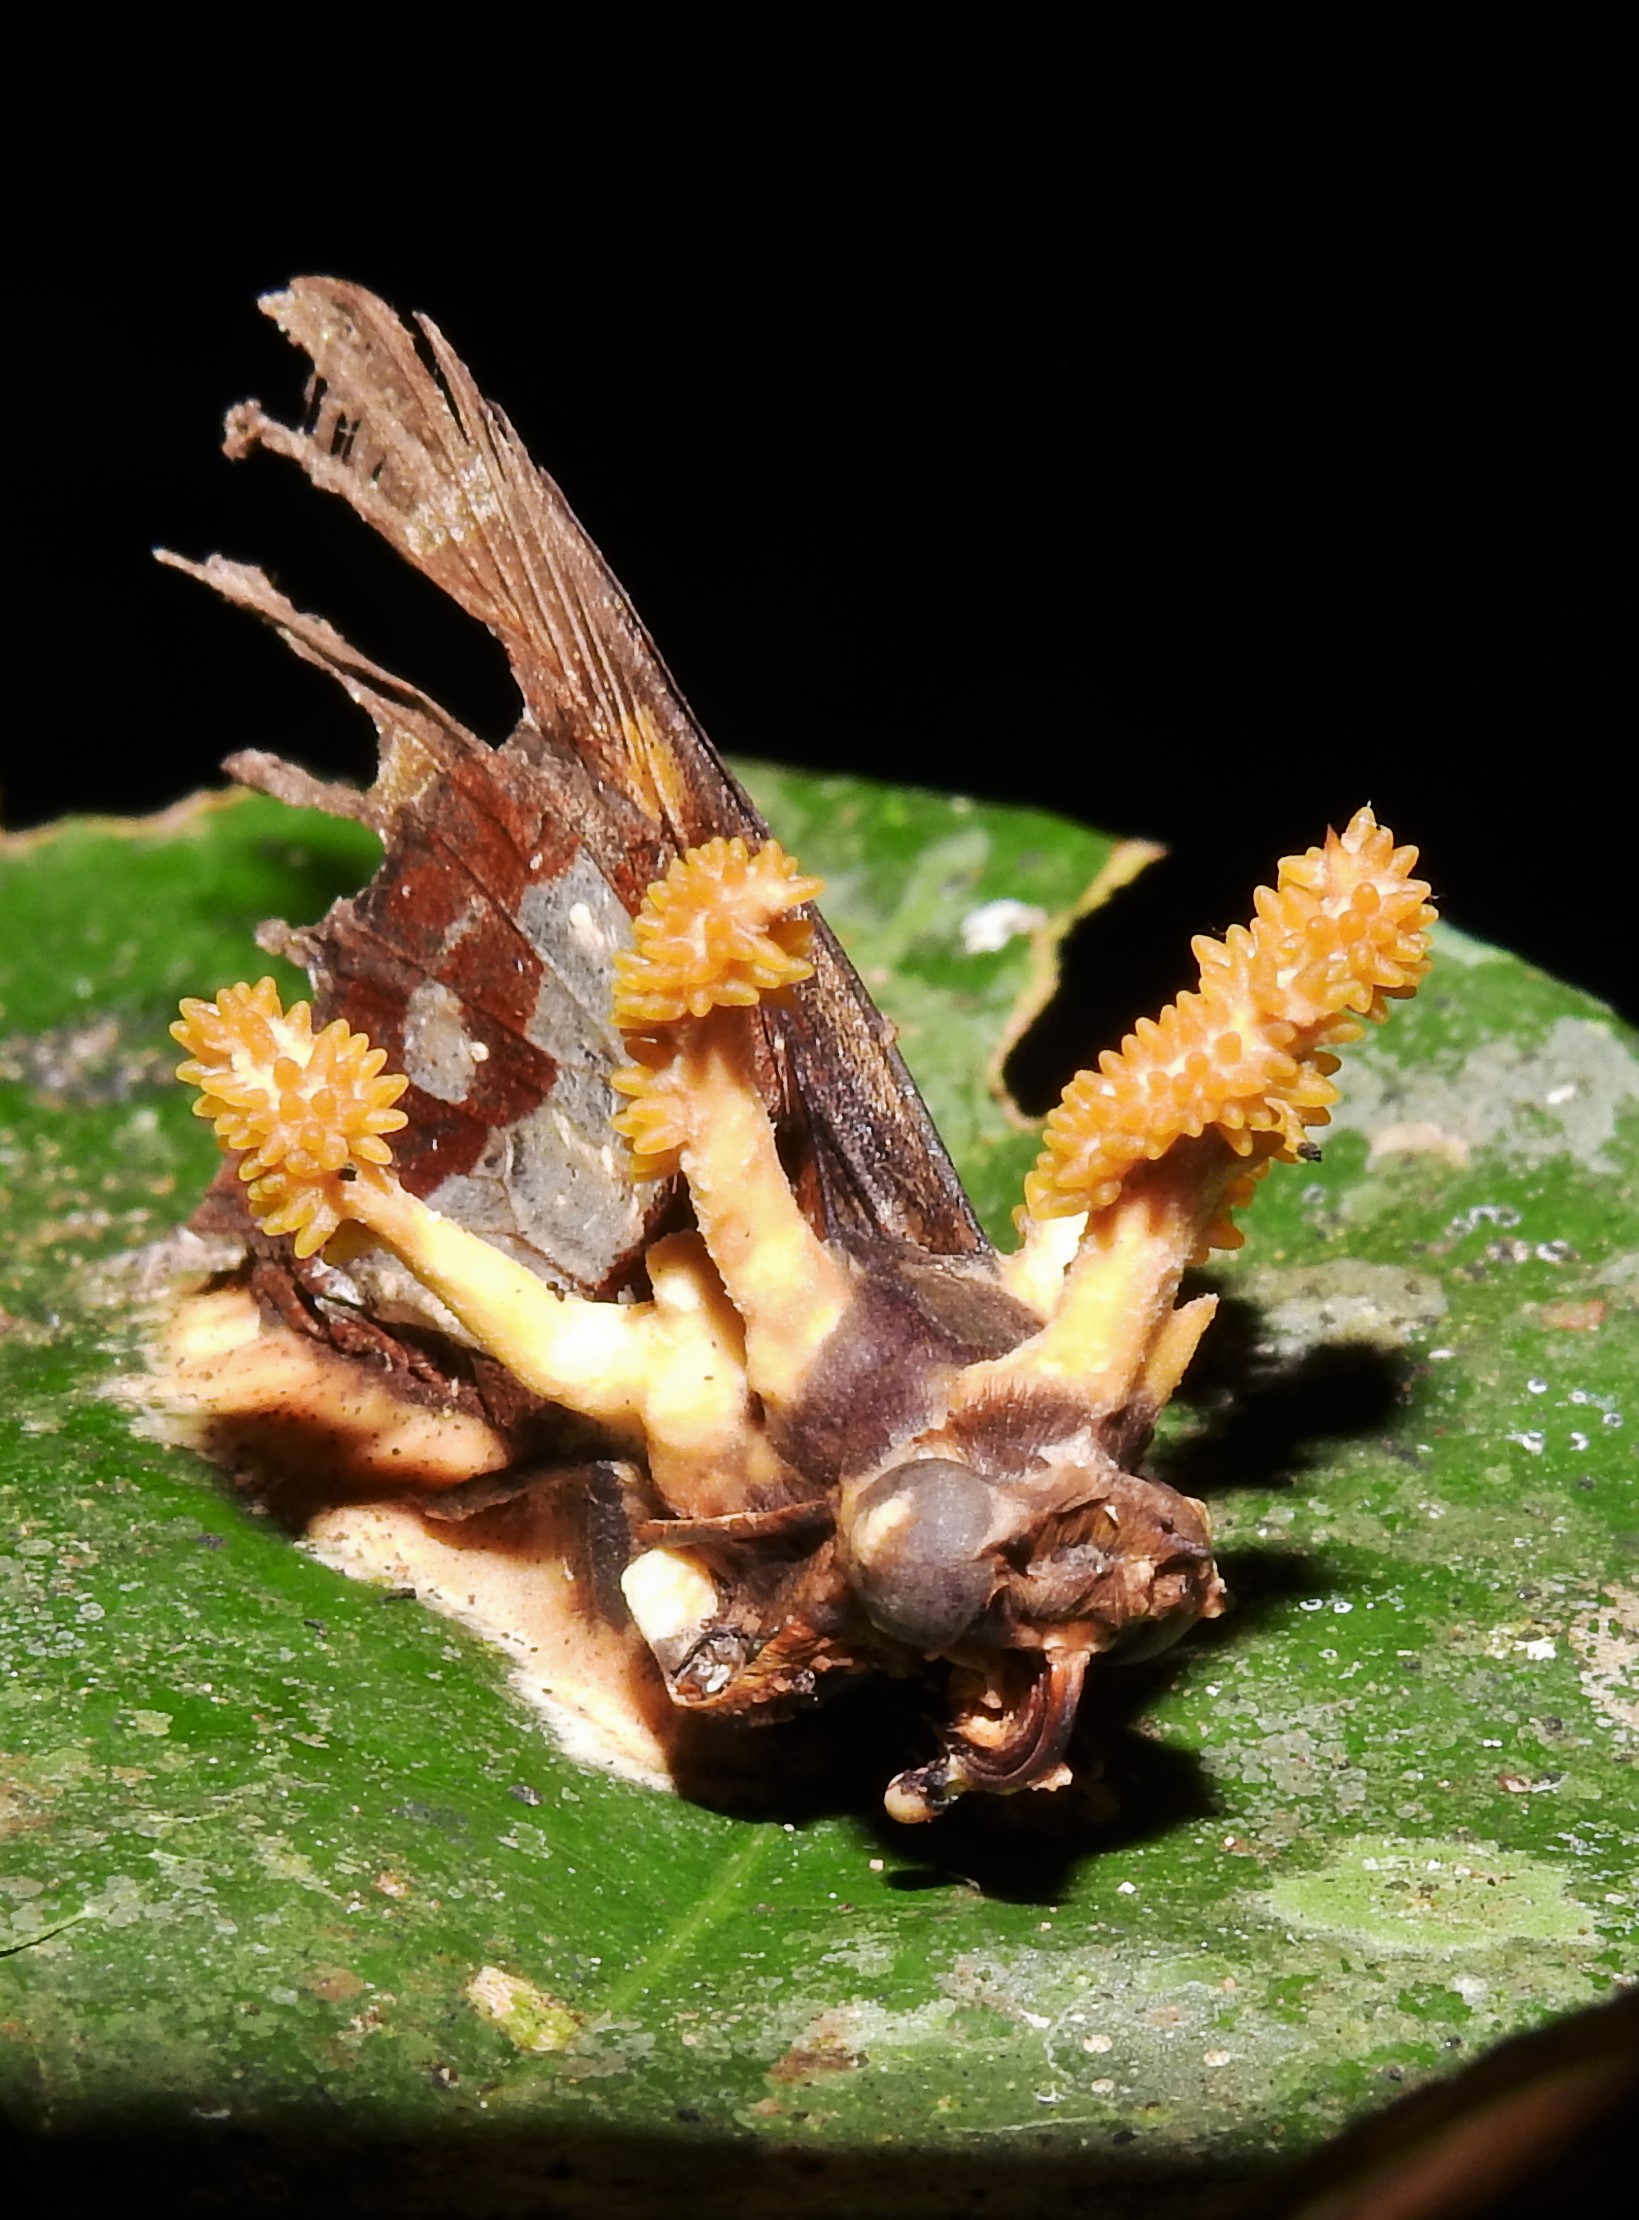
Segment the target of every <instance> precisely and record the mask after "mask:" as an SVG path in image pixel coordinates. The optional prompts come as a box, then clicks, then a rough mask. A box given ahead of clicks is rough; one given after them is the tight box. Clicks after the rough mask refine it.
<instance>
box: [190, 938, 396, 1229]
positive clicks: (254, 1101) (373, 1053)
mask: <svg viewBox="0 0 1639 2220" xmlns="http://www.w3.org/2000/svg"><path fill="white" fill-rule="evenodd" d="M171 1032H172V1034H173V1035H174V1036H175V1038H176V1039H177V1040H178V1041H180V1042H181V1044H182V1046H183V1047H184V1048H185V1049H187V1051H188V1061H187V1062H186V1063H185V1064H179V1065H178V1066H177V1073H176V1076H177V1077H178V1079H180V1080H182V1081H184V1082H185V1083H186V1084H187V1085H189V1086H192V1087H197V1088H199V1090H200V1096H199V1100H198V1101H197V1102H196V1103H195V1104H194V1106H193V1109H194V1116H195V1117H196V1118H209V1119H210V1120H211V1123H212V1126H213V1129H214V1131H215V1134H216V1138H217V1140H218V1141H219V1142H220V1144H221V1145H222V1147H223V1148H224V1149H232V1150H237V1151H241V1152H243V1153H242V1161H241V1163H240V1166H239V1176H240V1178H241V1179H242V1180H244V1181H245V1183H246V1186H247V1189H248V1200H249V1202H250V1206H251V1209H252V1211H253V1212H254V1213H255V1216H256V1219H257V1222H258V1223H259V1224H260V1226H261V1228H262V1231H263V1232H264V1233H271V1234H291V1235H293V1236H294V1237H295V1242H294V1245H295V1250H296V1254H297V1255H298V1256H312V1255H314V1254H315V1252H316V1251H317V1250H319V1249H321V1248H323V1246H324V1244H325V1243H326V1242H327V1241H328V1240H329V1239H330V1237H331V1235H332V1234H333V1233H335V1231H336V1229H337V1228H338V1226H339V1225H340V1224H341V1222H342V1220H343V1219H344V1218H346V1217H351V1216H354V1215H356V1209H350V1208H349V1207H348V1198H347V1196H346V1194H345V1192H344V1189H343V1184H342V1183H343V1180H344V1178H349V1179H350V1178H356V1177H357V1176H358V1175H359V1174H360V1173H361V1172H362V1173H364V1174H365V1175H366V1176H371V1177H373V1176H374V1175H375V1174H377V1173H379V1171H380V1170H381V1169H382V1168H383V1167H384V1166H386V1165H388V1164H391V1162H392V1161H393V1152H392V1150H391V1149H390V1148H389V1147H388V1146H387V1143H386V1142H385V1140H383V1138H382V1136H383V1134H387V1133H396V1132H398V1131H399V1129H400V1128H401V1127H402V1126H403V1125H405V1124H406V1123H407V1122H408V1121H407V1120H406V1118H405V1114H404V1112H403V1111H402V1110H396V1109H395V1108H394V1107H393V1105H394V1104H395V1103H396V1102H397V1101H398V1098H399V1096H400V1095H401V1094H403V1092H404V1090H405V1088H406V1087H407V1086H408V1085H409V1081H408V1080H407V1079H405V1078H403V1077H402V1076H401V1075H400V1074H399V1073H396V1072H384V1070H383V1067H384V1066H385V1064H386V1062H387V1052H386V1050H385V1049H381V1048H372V1047H371V1046H370V1043H369V1042H368V1041H367V1040H366V1039H365V1037H364V1035H363V1034H362V1033H355V1032H353V1031H352V1030H351V1029H350V1027H349V1026H348V1025H347V1024H346V1023H345V1021H344V1020H343V1019H341V1018H337V1019H336V1020H335V1022H334V1023H333V1024H331V1025H327V1026H326V1027H325V1028H324V1029H323V1031H322V1032H320V1033H318V1034H315V1033H314V1031H313V1013H312V1011H311V1010H310V1009H309V1007H308V1005H307V1004H306V1003H305V1002H298V1003H296V1004H294V1005H293V1006H292V1008H291V1009H289V1010H288V1011H287V1010H284V1009H282V1008H281V1007H280V1002H279V990H278V988H277V987H276V986H275V985H274V983H273V981H272V980H271V979H263V980H261V981H260V982H259V983H258V984H257V985H256V986H254V987H247V986H237V987H224V988H223V990H222V992H221V993H220V994H219V995H218V996H217V998H216V1000H215V1002H202V1001H199V1000H197V999H196V998H195V997H194V996H192V995H190V996H189V997H188V999H187V1000H186V1001H185V1002H184V1003H183V1005H182V1017H181V1020H180V1022H179V1023H177V1024H175V1025H173V1026H172V1027H171Z"/></svg>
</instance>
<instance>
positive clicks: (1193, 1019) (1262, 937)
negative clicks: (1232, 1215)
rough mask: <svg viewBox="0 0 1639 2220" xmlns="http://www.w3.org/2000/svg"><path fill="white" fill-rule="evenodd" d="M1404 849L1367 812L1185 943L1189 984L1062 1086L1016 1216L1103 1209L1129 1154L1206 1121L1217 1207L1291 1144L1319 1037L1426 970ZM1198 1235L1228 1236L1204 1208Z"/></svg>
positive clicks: (1315, 1106)
mask: <svg viewBox="0 0 1639 2220" xmlns="http://www.w3.org/2000/svg"><path fill="white" fill-rule="evenodd" d="M1416 861H1417V850H1416V849H1415V848H1396V847H1395V845H1394V836H1393V835H1392V833H1390V832H1389V831H1388V830H1387V829H1386V828H1385V827H1382V826H1379V824H1378V823H1377V820H1376V819H1375V817H1374V816H1373V815H1372V813H1371V811H1370V810H1369V809H1362V810H1360V811H1358V812H1357V813H1356V815H1355V816H1354V817H1353V818H1352V819H1351V820H1350V823H1349V826H1348V829H1347V830H1346V831H1345V832H1344V833H1343V834H1342V835H1341V837H1340V836H1339V835H1338V834H1337V833H1335V832H1329V833H1328V834H1327V836H1326V841H1325V845H1324V846H1323V847H1319V848H1311V849H1309V850H1308V851H1307V853H1306V854H1304V855H1301V856H1288V857H1286V858H1285V860H1284V861H1283V862H1282V863H1281V865H1280V869H1279V881H1278V884H1277V886H1276V887H1275V889H1274V890H1273V891H1271V889H1269V888H1268V887H1260V888H1259V889H1258V891H1257V893H1256V895H1255V896H1254V902H1255V905H1256V909H1257V916H1256V917H1255V919H1254V920H1253V922H1252V924H1251V926H1250V927H1248V926H1242V925H1237V926H1235V927H1233V928H1232V929H1231V931H1230V932H1229V934H1228V936H1227V938H1226V939H1224V940H1222V941H1215V940H1208V939H1206V938H1199V939H1197V940H1196V941H1195V942H1194V943H1193V948H1194V953H1195V956H1196V958H1197V960H1198V962H1199V963H1200V966H1201V983H1200V987H1199V990H1198V991H1197V992H1194V993H1188V994H1182V995H1180V996H1179V998H1178V1000H1177V1002H1176V1003H1175V1004H1173V1005H1172V1006H1171V1007H1170V1008H1168V1009H1165V1010H1163V1011H1162V1013H1161V1015H1160V1017H1159V1018H1157V1019H1149V1018H1144V1019H1141V1020H1140V1022H1139V1024H1138V1026H1137V1028H1136V1030H1135V1031H1134V1032H1132V1033H1130V1034H1129V1035H1128V1036H1127V1038H1126V1040H1124V1041H1123V1042H1122V1044H1121V1047H1120V1048H1119V1049H1116V1050H1106V1052H1105V1053H1104V1054H1103V1055H1102V1056H1101V1057H1100V1058H1099V1060H1098V1066H1097V1068H1096V1070H1093V1071H1085V1072H1082V1073H1080V1074H1078V1076H1077V1077H1076V1078H1075V1079H1073V1080H1072V1081H1071V1083H1070V1085H1069V1086H1068V1087H1067V1088H1066V1089H1065V1091H1064V1095H1063V1098H1062V1100H1061V1101H1060V1102H1059V1105H1058V1107H1057V1108H1056V1109H1055V1110H1054V1111H1053V1113H1052V1115H1051V1116H1050V1117H1049V1118H1048V1121H1047V1126H1046V1131H1045V1135H1044V1139H1045V1142H1046V1146H1045V1148H1044V1149H1043V1151H1042V1155H1041V1157H1040V1160H1039V1161H1038V1163H1037V1164H1036V1167H1035V1169H1034V1170H1033V1171H1032V1172H1031V1174H1030V1175H1029V1178H1028V1179H1027V1181H1026V1183H1025V1207H1026V1210H1027V1212H1028V1214H1029V1216H1030V1217H1032V1218H1037V1219H1040V1218H1047V1217H1058V1216H1069V1215H1074V1214H1077V1213H1080V1212H1084V1211H1090V1212H1097V1211H1100V1210H1105V1209H1107V1208H1109V1206H1110V1205H1111V1204H1113V1203H1114V1202H1116V1200H1117V1199H1118V1198H1119V1196H1120V1195H1121V1193H1122V1189H1123V1186H1124V1184H1125V1182H1126V1180H1127V1179H1128V1176H1129V1175H1130V1173H1131V1172H1132V1171H1133V1169H1134V1167H1135V1166H1137V1165H1139V1164H1141V1163H1143V1162H1144V1161H1145V1160H1149V1161H1152V1162H1153V1161H1154V1160H1156V1159H1157V1158H1160V1157H1162V1156H1164V1155H1166V1153H1167V1152H1168V1151H1169V1150H1170V1149H1172V1148H1173V1147H1174V1146H1175V1145H1176V1144H1177V1143H1179V1142H1181V1141H1186V1140H1194V1139H1199V1138H1200V1136H1202V1135H1203V1134H1206V1133H1214V1134H1216V1135H1217V1136H1218V1137H1219V1138H1220V1139H1221V1141H1222V1142H1223V1143H1224V1144H1225V1145H1226V1146H1227V1148H1228V1149H1229V1150H1230V1151H1231V1152H1232V1154H1233V1156H1234V1157H1235V1158H1236V1159H1239V1168H1240V1171H1241V1173H1242V1177H1241V1178H1240V1179H1239V1180H1237V1181H1236V1182H1235V1184H1234V1187H1233V1189H1231V1190H1230V1191H1228V1192H1226V1193H1225V1194H1224V1195H1223V1197H1222V1201H1223V1204H1224V1205H1225V1206H1226V1211H1227V1208H1233V1207H1234V1206H1235V1205H1236V1204H1238V1203H1240V1202H1242V1201H1244V1200H1245V1199H1246V1195H1247V1194H1248V1193H1250V1186H1251V1179H1252V1178H1255V1177H1256V1176H1257V1174H1258V1173H1259V1172H1260V1171H1261V1170H1262V1169H1263V1168H1264V1166H1265V1165H1266V1164H1267V1162H1268V1160H1269V1159H1270V1158H1271V1157H1274V1156H1281V1157H1285V1158H1287V1159H1288V1160H1290V1159H1291V1158H1293V1157H1295V1156H1296V1154H1297V1151H1298V1149H1299V1147H1300V1145H1301V1143H1302V1141H1303V1137H1304V1133H1305V1129H1306V1128H1307V1127H1309V1126H1313V1125H1324V1124H1325V1123H1326V1121H1327V1117H1328V1107H1327V1106H1328V1105H1329V1104H1330V1103H1332V1102H1335V1101H1336V1099H1337V1089H1336V1088H1335V1087H1334V1086H1333V1085H1332V1083H1331V1074H1332V1073H1333V1072H1334V1071H1335V1070H1336V1069H1337V1064H1338V1059H1337V1058H1336V1057H1335V1056H1334V1055H1332V1054H1331V1053H1330V1052H1331V1050H1332V1049H1333V1048H1334V1047H1337V1046H1339V1045H1341V1044H1342V1043H1344V1042H1347V1041H1351V1040H1355V1039H1357V1038H1358V1037H1359V1035H1360V1032H1361V1021H1362V1020H1366V1019H1370V1020H1376V1019H1380V1018H1382V1017H1383V1016H1385V1015H1386V1009H1387V1003H1388V1002H1389V1001H1390V1000H1393V999H1396V998H1398V997H1401V996H1404V995H1409V994H1412V993H1414V992H1415V990H1416V986H1417V982H1418V980H1419V979H1420V978H1421V977H1422V975H1423V973H1424V972H1425V971H1426V970H1427V968H1428V953H1427V949H1428V928H1429V926H1430V925H1431V924H1432V922H1433V919H1434V912H1433V910H1432V909H1430V908H1429V907H1428V904H1427V896H1428V891H1429V890H1428V888H1427V886H1426V885H1425V884H1424V883H1423V882H1422V881H1421V880H1420V879H1414V878H1413V877H1412V876H1411V873H1412V869H1413V867H1414V866H1415V864H1416ZM1208 1238H1209V1239H1210V1241H1211V1242H1212V1243H1213V1245H1215V1246H1220V1247H1222V1246H1233V1245H1234V1243H1235V1241H1236V1239H1237V1236H1236V1235H1235V1234H1234V1232H1233V1230H1232V1229H1231V1228H1230V1227H1229V1226H1228V1225H1227V1223H1226V1222H1224V1219H1223V1218H1217V1220H1216V1222H1215V1223H1214V1224H1213V1225H1212V1226H1211V1228H1210V1230H1209V1234H1208Z"/></svg>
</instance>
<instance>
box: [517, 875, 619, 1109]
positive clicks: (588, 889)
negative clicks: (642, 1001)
mask: <svg viewBox="0 0 1639 2220" xmlns="http://www.w3.org/2000/svg"><path fill="white" fill-rule="evenodd" d="M518 927H519V930H520V931H521V932H522V933H523V935H524V937H525V939H526V940H528V941H529V943H530V944H531V946H532V947H533V948H535V949H536V950H537V951H538V952H539V954H540V956H541V958H542V960H543V962H544V964H545V966H546V968H545V970H544V972H543V973H542V976H541V984H540V991H539V993H538V994H537V996H536V1001H535V1009H534V1012H533V1015H532V1016H531V1018H530V1022H529V1029H528V1030H529V1038H530V1040H531V1041H532V1042H533V1043H534V1044H535V1046H536V1047H537V1048H539V1049H543V1050H544V1051H545V1052H546V1054H547V1055H548V1056H550V1057H551V1058H552V1059H553V1061H554V1062H555V1063H557V1064H559V1065H563V1066H576V1065H580V1066H585V1065H587V1064H589V1063H597V1064H599V1065H600V1067H601V1069H602V1070H604V1071H605V1072H607V1071H610V1070H613V1069H614V1068H615V1067H616V1066H617V1065H619V1064H624V1063H625V1062H626V1061H627V1057H626V1053H625V1050H624V1048H623V1047H622V1044H621V1039H620V1035H619V1034H618V1033H617V1032H616V1031H615V1028H614V1025H613V1023H612V1022H611V1017H610V1012H611V1009H612V1007H613V1003H614V992H615V953H616V951H617V950H618V949H621V948H630V946H631V945H632V921H631V919H630V918H629V917H628V916H627V914H626V907H625V904H624V903H623V902H622V901H621V899H620V897H619V895H618V894H616V892H615V890H614V888H613V887H612V886H610V884H609V882H608V880H607V879H606V878H605V877H604V876H603V874H602V872H601V871H600V870H599V869H598V868H597V866H596V864H594V863H593V862H592V860H591V859H590V857H588V856H586V855H577V856H576V857H575V858H574V859H573V861H572V862H571V863H570V865H569V867H568V869H567V870H566V871H563V872H561V873H560V874H559V875H558V876H557V877H556V878H554V879H547V880H538V881H537V882H536V883H535V884H534V885H533V886H530V887H527V888H526V889H525V891H524V894H523V898H522V900H521V901H520V902H519V904H518ZM607 1115H608V1113H607V1111H606V1112H605V1113H604V1116H605V1118H607Z"/></svg>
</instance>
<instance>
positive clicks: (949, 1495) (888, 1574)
mask: <svg viewBox="0 0 1639 2220" xmlns="http://www.w3.org/2000/svg"><path fill="white" fill-rule="evenodd" d="M993 1516H994V1506H993V1504H992V1503H991V1499H990V1491H989V1490H988V1489H987V1488H986V1486H985V1484H984V1482H983V1481H982V1480H981V1479H979V1477H978V1475H977V1474H976V1473H974V1472H972V1471H970V1470H969V1468H968V1467H967V1466H966V1465H959V1464H955V1463H952V1462H951V1461H950V1460H949V1459H947V1458H943V1457H923V1458H918V1459H916V1460H915V1461H914V1462H913V1463H910V1464H904V1465H894V1466H893V1467H891V1468H890V1469H889V1470H888V1471H887V1472H883V1473H879V1474H878V1475H877V1477H876V1479H874V1480H873V1481H871V1483H870V1484H869V1486H868V1487H866V1488H864V1489H863V1490H862V1491H861V1493H860V1495H859V1496H858V1498H857V1499H856V1501H855V1503H854V1506H853V1511H852V1516H851V1517H850V1519H849V1520H848V1524H847V1534H846V1547H847V1552H848V1559H849V1565H850V1570H851V1573H852V1577H853V1585H854V1592H855V1593H856V1595H857V1596H858V1597H859V1600H860V1602H861V1603H862V1604H863V1605H864V1607H865V1609H866V1611H867V1612H868V1613H869V1614H870V1617H871V1620H872V1623H873V1624H874V1625H876V1626H879V1627H880V1628H881V1629H882V1631H883V1633H884V1634H892V1635H895V1636H896V1637H897V1638H898V1639H899V1640H900V1641H902V1642H908V1643H910V1644H911V1646H912V1647H913V1648H914V1649H919V1650H930V1651H931V1650H941V1649H948V1648H949V1647H950V1645H951V1644H952V1643H953V1642H956V1641H959V1640H960V1639H961V1637H962V1635H964V1634H965V1633H966V1632H967V1630H968V1628H969V1627H970V1626H971V1625H972V1624H973V1622H974V1620H975V1619H976V1618H977V1617H978V1616H979V1614H980V1612H981V1611H983V1610H984V1608H985V1606H986V1604H987V1603H988V1602H989V1601H990V1597H991V1593H992V1590H993V1589H994V1587H995V1585H996V1566H995V1563H994V1560H993V1559H992V1557H991V1556H990V1554H989V1552H988V1551H987V1552H985V1553H984V1554H982V1555H981V1550H982V1549H983V1544H984V1540H985V1536H986V1534H987V1533H988V1532H989V1529H990V1525H991V1521H992V1518H993Z"/></svg>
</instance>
